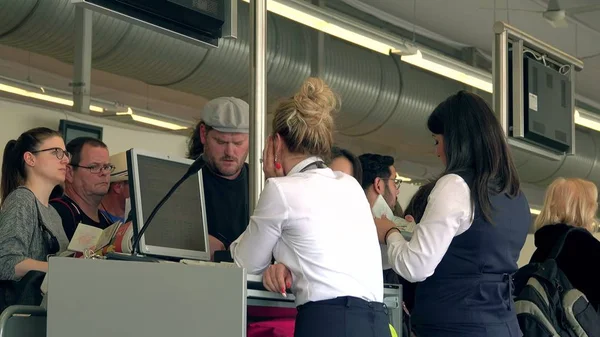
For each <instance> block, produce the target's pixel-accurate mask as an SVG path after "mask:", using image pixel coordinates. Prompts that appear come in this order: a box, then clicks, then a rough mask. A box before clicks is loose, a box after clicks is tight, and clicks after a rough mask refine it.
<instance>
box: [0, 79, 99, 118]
mask: <svg viewBox="0 0 600 337" xmlns="http://www.w3.org/2000/svg"><path fill="white" fill-rule="evenodd" d="M40 90H41V91H42V92H44V93H39V92H34V91H29V90H25V89H21V88H17V87H14V86H11V85H7V84H2V83H0V91H4V92H7V93H10V94H14V95H19V96H23V97H29V98H34V99H38V100H41V101H45V102H50V103H56V104H60V105H66V106H71V107H72V106H73V101H72V100H70V99H66V98H60V97H56V96H51V95H46V94H45V92H46V90H45V89H44V88H40ZM90 110H91V111H95V112H102V111H103V109H102V108H101V107H99V106H96V105H90Z"/></svg>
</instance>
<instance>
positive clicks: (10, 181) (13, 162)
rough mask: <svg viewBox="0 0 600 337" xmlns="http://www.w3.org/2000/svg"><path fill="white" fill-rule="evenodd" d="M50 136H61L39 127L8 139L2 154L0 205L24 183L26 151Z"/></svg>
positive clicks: (34, 148)
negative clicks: (16, 137) (15, 137)
mask: <svg viewBox="0 0 600 337" xmlns="http://www.w3.org/2000/svg"><path fill="white" fill-rule="evenodd" d="M50 137H62V136H61V134H60V133H58V131H55V130H51V129H48V128H44V127H40V128H34V129H31V130H28V131H25V132H23V133H22V134H21V136H19V138H18V139H17V140H14V139H13V140H10V141H9V142H8V143H6V146H5V147H4V155H3V156H2V178H1V181H0V197H2V200H1V201H0V206H2V204H4V201H5V200H6V197H8V195H9V194H10V193H11V192H12V191H14V190H16V189H17V187H19V186H21V185H23V184H25V180H26V179H27V172H26V171H25V160H24V159H23V155H24V154H25V153H26V152H28V151H29V152H31V151H35V150H37V149H38V148H39V146H40V144H41V143H42V142H43V141H44V140H46V139H48V138H50Z"/></svg>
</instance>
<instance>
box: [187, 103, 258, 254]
mask: <svg viewBox="0 0 600 337" xmlns="http://www.w3.org/2000/svg"><path fill="white" fill-rule="evenodd" d="M249 121H250V116H249V107H248V103H246V102H244V101H243V100H241V99H238V98H234V97H220V98H216V99H214V100H212V101H210V102H208V103H206V105H205V106H204V108H203V109H202V113H201V120H200V122H199V123H198V125H197V126H196V128H195V130H194V134H192V136H191V137H190V140H189V141H188V157H189V158H190V159H196V158H197V157H198V156H200V154H204V158H205V160H206V162H207V165H206V167H205V168H204V169H203V170H202V176H203V181H204V202H205V205H206V219H207V222H208V234H209V235H210V246H211V258H212V257H213V254H214V251H216V250H225V249H228V248H229V245H230V244H231V242H233V241H234V240H235V239H237V237H238V236H240V235H241V234H242V233H243V232H244V230H245V229H246V227H247V226H248V221H249V220H250V215H249V209H248V164H246V163H245V162H246V158H247V157H248V147H249V139H248V132H249V131H248V130H249Z"/></svg>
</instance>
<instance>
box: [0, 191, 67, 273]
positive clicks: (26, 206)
mask: <svg viewBox="0 0 600 337" xmlns="http://www.w3.org/2000/svg"><path fill="white" fill-rule="evenodd" d="M38 212H39V216H38ZM38 219H39V220H38ZM40 221H41V224H40ZM40 225H42V226H45V227H46V228H47V229H48V230H49V231H50V232H51V233H52V234H53V235H54V236H55V237H56V238H57V239H58V243H59V244H60V251H59V252H62V251H64V250H66V249H67V247H68V245H69V240H68V239H67V236H66V235H65V231H64V229H63V226H62V220H61V218H60V216H59V215H58V213H57V212H56V210H55V209H54V208H53V207H52V206H48V207H46V206H44V205H43V204H42V203H41V202H40V201H39V200H38V199H37V198H36V197H35V195H34V194H33V192H31V191H30V190H29V189H27V188H26V187H23V186H21V187H19V188H17V189H16V190H14V191H13V192H12V193H10V194H9V195H8V197H6V200H5V201H4V204H3V205H2V209H1V210H0V280H17V279H18V278H17V277H16V275H15V266H16V265H17V264H19V263H20V262H22V261H23V260H25V259H34V260H38V261H47V258H48V257H47V255H48V251H47V248H46V243H45V242H44V237H43V235H42V229H41V228H40Z"/></svg>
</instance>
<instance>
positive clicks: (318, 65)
mask: <svg viewBox="0 0 600 337" xmlns="http://www.w3.org/2000/svg"><path fill="white" fill-rule="evenodd" d="M312 3H313V4H314V5H315V6H319V7H323V5H324V2H323V0H313V1H312ZM311 37H312V38H313V41H314V42H313V43H312V48H311V60H310V61H311V62H310V76H312V77H321V78H322V77H323V76H324V75H325V74H324V67H325V33H323V32H322V31H320V30H316V29H315V30H314V31H313V32H312V35H311Z"/></svg>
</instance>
